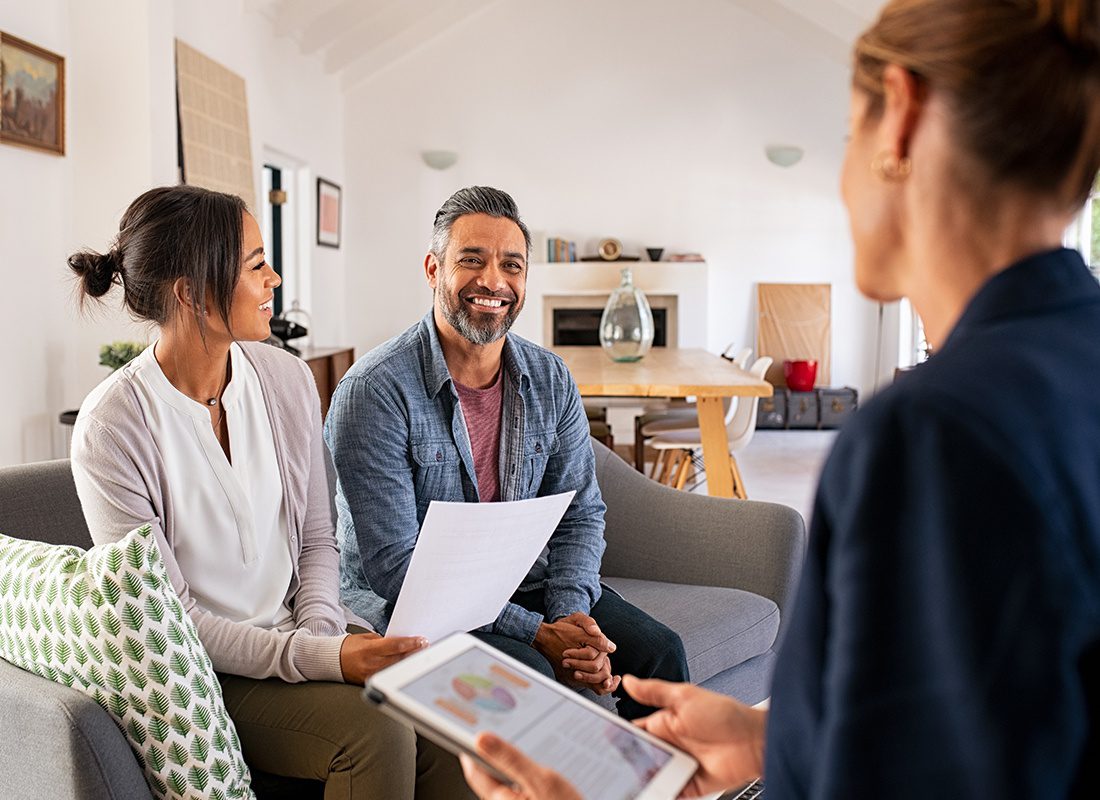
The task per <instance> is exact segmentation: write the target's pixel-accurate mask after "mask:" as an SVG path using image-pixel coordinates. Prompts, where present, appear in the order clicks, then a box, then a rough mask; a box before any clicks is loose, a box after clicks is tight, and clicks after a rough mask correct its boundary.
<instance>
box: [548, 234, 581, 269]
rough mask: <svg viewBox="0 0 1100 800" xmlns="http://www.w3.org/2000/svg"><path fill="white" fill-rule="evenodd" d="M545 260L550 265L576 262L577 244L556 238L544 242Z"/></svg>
mask: <svg viewBox="0 0 1100 800" xmlns="http://www.w3.org/2000/svg"><path fill="white" fill-rule="evenodd" d="M546 260H547V261H549V262H551V263H561V262H570V261H576V260H577V243H576V242H571V241H569V240H567V239H562V238H560V237H557V236H552V237H550V238H549V239H547V240H546Z"/></svg>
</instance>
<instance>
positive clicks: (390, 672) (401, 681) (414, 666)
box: [364, 633, 698, 800]
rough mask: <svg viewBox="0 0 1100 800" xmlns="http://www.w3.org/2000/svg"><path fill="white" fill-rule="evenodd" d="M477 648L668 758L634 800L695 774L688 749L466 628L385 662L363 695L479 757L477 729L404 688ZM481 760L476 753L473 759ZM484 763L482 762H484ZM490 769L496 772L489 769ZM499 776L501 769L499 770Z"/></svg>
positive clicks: (650, 798)
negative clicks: (470, 729)
mask: <svg viewBox="0 0 1100 800" xmlns="http://www.w3.org/2000/svg"><path fill="white" fill-rule="evenodd" d="M475 648H476V649H479V650H481V651H482V652H484V653H486V654H488V655H490V656H492V657H494V658H497V659H499V660H500V661H501V662H503V663H505V664H507V665H509V666H510V667H511V668H512V669H515V670H516V671H518V672H520V673H521V674H522V675H523V676H524V677H525V678H528V679H530V680H533V681H537V682H539V683H541V684H542V685H543V686H545V687H547V688H549V689H550V690H551V691H554V692H556V693H557V694H558V695H560V696H561V697H562V698H564V699H565V700H567V701H568V702H572V703H580V704H582V705H583V706H584V707H585V708H586V709H587V710H588V711H590V712H591V713H593V714H595V715H596V716H602V717H603V718H604V719H606V720H609V721H610V722H612V723H613V724H615V725H618V726H619V727H623V728H626V729H627V730H629V731H631V733H633V734H635V735H637V736H638V737H639V738H641V739H642V740H643V741H646V742H649V743H650V744H652V745H654V746H655V747H658V748H660V749H661V750H662V751H663V752H666V753H668V754H669V755H670V756H671V758H670V759H669V761H668V762H667V763H666V764H665V765H664V766H663V767H662V768H661V770H660V771H659V772H658V773H657V774H656V775H654V776H653V779H652V780H650V781H649V783H647V784H646V785H645V787H643V788H642V790H641V792H640V793H639V794H638V795H637V796H636V800H669V798H674V797H676V796H677V795H678V794H679V792H680V791H681V790H682V789H683V787H684V785H685V784H686V783H687V782H688V781H689V780H690V779H691V776H692V775H694V774H695V771H696V769H697V768H698V764H697V763H696V761H695V759H694V758H692V757H691V756H689V755H688V754H687V753H685V752H683V751H682V750H679V749H678V748H676V747H674V746H673V745H671V744H669V743H668V742H665V741H663V740H661V739H658V738H657V737H655V736H653V735H651V734H650V733H648V732H646V731H644V730H642V729H641V728H639V727H637V726H636V725H632V724H630V723H629V722H627V721H626V720H623V719H622V718H621V717H619V716H617V715H615V714H613V713H611V712H609V711H608V710H607V709H604V708H601V707H600V706H598V705H596V704H594V703H591V702H590V701H588V700H585V699H584V698H582V697H581V696H580V695H578V694H577V693H576V692H575V691H573V690H572V689H569V688H568V687H565V686H563V685H561V684H560V683H558V682H556V681H551V680H550V679H548V678H547V677H546V676H544V675H541V674H539V673H538V672H536V671H535V670H533V669H531V668H530V667H528V666H527V665H526V664H523V663H521V662H519V661H517V660H516V659H514V658H512V657H511V656H509V655H508V654H507V653H503V652H501V651H500V650H497V649H496V648H494V647H491V646H490V645H487V644H485V643H484V642H482V641H480V640H478V639H476V638H475V637H473V636H471V635H469V634H468V633H456V634H452V635H451V636H448V637H447V638H445V639H443V640H441V641H439V642H437V643H435V644H433V645H432V646H431V647H429V648H428V649H427V650H421V651H420V652H418V653H414V654H413V655H411V656H409V657H408V658H406V659H404V660H402V661H400V662H398V663H397V664H394V665H393V666H391V667H387V668H386V669H384V670H382V671H381V672H378V673H375V675H374V676H373V677H371V679H370V680H369V681H368V682H367V688H366V689H365V691H364V696H365V697H366V698H367V699H368V700H369V701H370V702H372V703H374V704H377V705H378V706H379V707H380V708H381V710H382V711H385V712H387V713H391V714H393V715H394V716H396V717H397V718H398V719H403V720H404V721H406V722H409V723H411V724H412V725H413V727H415V728H416V729H417V731H418V732H419V733H422V734H423V735H425V736H427V737H428V738H429V739H431V740H432V741H434V742H435V743H436V744H438V745H440V746H441V747H443V748H445V749H447V750H449V751H451V752H455V751H456V750H461V751H462V752H464V753H468V754H471V755H473V756H475V757H477V752H476V749H475V745H474V739H475V737H476V735H477V733H476V732H475V733H470V732H468V731H467V730H465V729H464V728H462V727H460V726H459V725H458V724H456V723H453V722H451V720H450V719H449V718H448V717H447V716H445V715H444V714H442V713H437V712H436V711H435V710H434V709H432V708H430V707H425V706H423V705H421V704H420V703H419V702H418V701H416V700H413V699H412V698H410V697H409V696H408V695H406V694H405V693H404V691H403V689H404V687H405V686H407V685H408V684H410V683H412V682H413V681H415V680H417V679H418V678H420V677H422V676H423V675H426V674H427V673H429V672H432V671H433V670H435V669H437V668H439V667H441V666H443V665H444V664H446V663H447V662H449V661H451V660H452V659H454V658H457V657H458V656H460V655H461V654H463V653H465V652H467V651H469V650H470V649H475ZM528 755H529V756H530V757H531V758H533V759H534V760H535V761H538V754H537V753H528ZM477 760H478V761H481V759H480V758H477ZM482 763H484V762H482ZM493 772H496V771H495V770H493ZM498 776H499V773H498Z"/></svg>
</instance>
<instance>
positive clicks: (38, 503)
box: [0, 458, 92, 548]
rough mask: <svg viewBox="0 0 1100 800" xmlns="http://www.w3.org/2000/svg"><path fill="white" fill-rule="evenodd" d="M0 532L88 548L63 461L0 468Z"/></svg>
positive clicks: (88, 538)
mask: <svg viewBox="0 0 1100 800" xmlns="http://www.w3.org/2000/svg"><path fill="white" fill-rule="evenodd" d="M0 533H3V534H7V535H8V536H13V537H15V538H17V539H34V540H36V541H40V542H49V543H50V544H75V545H76V546H78V547H85V548H86V547H91V545H92V539H91V535H90V534H89V533H88V525H87V523H85V522H84V514H83V512H82V511H81V510H80V499H79V498H78V497H77V495H76V484H75V483H74V482H73V473H72V470H71V469H70V467H69V460H68V459H67V458H65V459H59V460H57V461H39V462H37V463H34V464H25V465H23V466H17V467H3V468H0Z"/></svg>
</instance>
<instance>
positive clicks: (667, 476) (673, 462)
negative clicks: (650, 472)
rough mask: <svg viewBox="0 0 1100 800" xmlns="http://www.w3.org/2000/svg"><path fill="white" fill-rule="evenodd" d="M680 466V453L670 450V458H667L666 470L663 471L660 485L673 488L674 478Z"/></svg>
mask: <svg viewBox="0 0 1100 800" xmlns="http://www.w3.org/2000/svg"><path fill="white" fill-rule="evenodd" d="M679 466H680V451H679V450H669V451H668V456H667V457H666V458H665V465H664V469H663V470H662V471H661V480H660V483H662V484H664V485H665V486H671V485H672V481H673V476H674V475H675V474H676V470H677V469H678V468H679Z"/></svg>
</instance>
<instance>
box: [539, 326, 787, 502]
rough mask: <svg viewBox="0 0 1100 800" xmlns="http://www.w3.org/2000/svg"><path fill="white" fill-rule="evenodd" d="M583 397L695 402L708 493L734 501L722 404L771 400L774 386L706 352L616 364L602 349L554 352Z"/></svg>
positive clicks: (686, 350) (665, 352)
mask: <svg viewBox="0 0 1100 800" xmlns="http://www.w3.org/2000/svg"><path fill="white" fill-rule="evenodd" d="M553 350H554V352H555V353H557V354H558V355H559V356H561V358H562V360H563V361H565V365H566V366H567V367H569V371H570V372H571V373H572V374H573V380H574V381H575V382H576V384H577V388H578V389H579V390H580V393H581V397H649V398H657V397H666V398H676V397H695V398H696V409H697V411H698V414H699V433H700V439H701V440H702V443H703V465H704V467H705V468H706V471H707V491H708V493H709V494H712V495H714V496H716V497H733V496H734V492H733V466H732V464H731V462H730V451H729V442H728V439H727V438H726V425H725V413H724V410H723V407H722V401H723V400H724V399H725V398H730V397H771V395H772V385H771V384H770V383H768V382H767V381H765V380H761V379H759V378H754V377H753V376H752V375H750V374H749V373H748V372H746V371H745V370H743V369H741V368H740V367H738V366H737V365H735V364H733V363H732V362H730V361H727V360H725V359H724V358H719V357H718V356H716V355H714V354H713V353H710V352H708V351H706V350H703V349H702V348H691V347H654V348H653V349H652V350H650V351H649V353H647V354H646V356H645V357H644V358H642V359H641V360H640V361H631V362H617V361H612V360H611V359H610V358H608V356H607V355H606V354H605V353H604V351H603V348H602V347H555V348H553Z"/></svg>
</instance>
